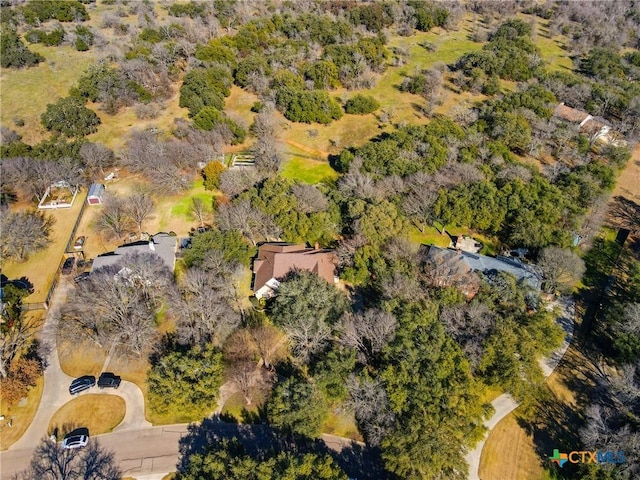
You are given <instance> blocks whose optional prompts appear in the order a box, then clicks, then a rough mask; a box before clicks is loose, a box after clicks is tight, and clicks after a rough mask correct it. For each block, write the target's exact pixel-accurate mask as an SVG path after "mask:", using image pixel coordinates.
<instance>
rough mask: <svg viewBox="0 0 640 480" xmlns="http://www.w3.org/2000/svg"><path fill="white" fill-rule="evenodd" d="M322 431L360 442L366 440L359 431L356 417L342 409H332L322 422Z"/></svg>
mask: <svg viewBox="0 0 640 480" xmlns="http://www.w3.org/2000/svg"><path fill="white" fill-rule="evenodd" d="M322 433H328V434H330V435H336V436H338V437H345V438H350V439H351V440H356V441H358V442H362V441H364V440H363V438H362V435H360V432H359V431H358V427H357V425H356V421H355V418H354V417H353V415H350V414H349V413H347V412H346V411H344V410H342V409H336V410H331V411H330V412H329V416H328V417H327V419H326V420H325V422H324V423H323V424H322Z"/></svg>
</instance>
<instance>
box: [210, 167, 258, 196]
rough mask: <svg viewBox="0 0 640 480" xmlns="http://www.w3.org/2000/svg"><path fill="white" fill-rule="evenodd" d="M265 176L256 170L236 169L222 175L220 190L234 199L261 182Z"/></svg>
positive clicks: (226, 171)
mask: <svg viewBox="0 0 640 480" xmlns="http://www.w3.org/2000/svg"><path fill="white" fill-rule="evenodd" d="M263 178H264V175H263V174H262V173H261V172H259V171H258V170H257V169H255V168H234V169H229V170H225V171H224V172H222V174H221V175H220V190H222V191H223V192H224V194H225V195H227V196H229V197H231V198H233V197H236V196H237V195H239V194H241V193H242V192H244V191H246V190H249V189H250V188H251V187H253V186H254V185H255V184H256V183H258V182H260V181H261V180H262V179H263Z"/></svg>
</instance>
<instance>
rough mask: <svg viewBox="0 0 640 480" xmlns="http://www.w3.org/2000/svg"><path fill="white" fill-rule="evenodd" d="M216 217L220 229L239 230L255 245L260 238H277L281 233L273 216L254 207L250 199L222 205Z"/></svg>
mask: <svg viewBox="0 0 640 480" xmlns="http://www.w3.org/2000/svg"><path fill="white" fill-rule="evenodd" d="M216 218H217V222H218V228H220V230H222V231H227V230H238V231H240V232H241V233H242V234H243V235H244V236H245V237H247V238H248V239H249V240H250V241H251V242H252V243H253V244H254V245H256V244H257V242H258V241H260V240H273V239H277V238H278V237H279V235H280V228H278V227H277V226H276V225H275V223H273V220H272V219H271V217H269V216H268V215H266V214H264V213H263V212H262V211H260V210H258V209H257V208H255V207H253V206H252V205H251V203H249V201H248V200H242V201H239V202H234V203H231V204H223V205H220V207H218V211H217V217H216Z"/></svg>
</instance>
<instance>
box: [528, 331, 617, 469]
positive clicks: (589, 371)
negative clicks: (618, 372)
mask: <svg viewBox="0 0 640 480" xmlns="http://www.w3.org/2000/svg"><path fill="white" fill-rule="evenodd" d="M597 358H598V355H596V354H595V349H594V348H593V345H591V344H590V343H589V342H585V343H578V342H575V343H574V344H573V345H572V346H571V347H570V348H569V350H567V352H566V354H565V356H564V357H563V359H562V363H561V365H560V367H559V368H558V369H557V370H556V372H555V373H554V375H555V376H556V378H555V381H556V382H558V383H559V384H560V385H561V386H558V387H556V390H557V391H558V394H556V393H555V391H554V390H552V388H551V387H549V386H547V388H545V391H544V394H543V395H542V396H541V398H540V399H538V400H537V402H536V404H535V405H534V406H533V407H532V414H531V415H526V416H517V417H516V420H517V422H518V424H519V425H520V427H522V428H523V429H524V430H525V431H526V432H527V433H528V434H529V435H530V436H531V437H532V438H533V443H534V447H535V450H536V454H537V455H538V456H539V457H540V458H541V460H542V463H543V466H545V467H549V466H550V465H549V463H547V462H549V460H548V458H549V457H550V456H551V455H553V451H554V449H558V450H559V451H560V452H565V453H568V452H570V451H572V450H582V443H581V440H580V429H581V428H582V427H583V426H584V425H585V419H584V416H583V413H582V412H583V411H584V409H585V408H586V406H588V405H589V404H591V403H593V402H594V401H597V398H598V396H600V395H602V394H603V392H604V390H603V389H602V388H600V387H601V386H602V385H603V380H604V377H605V372H604V371H603V369H602V367H601V365H600V364H599V363H598V360H597ZM562 387H564V388H566V390H567V391H568V392H570V393H571V394H572V397H573V398H572V399H571V400H569V399H568V398H566V397H565V394H564V393H563V392H562ZM558 389H559V390H558ZM556 474H558V475H560V474H561V476H560V477H559V478H578V476H577V475H579V471H578V466H577V465H570V464H565V465H564V467H563V468H562V470H561V471H560V470H557V471H556Z"/></svg>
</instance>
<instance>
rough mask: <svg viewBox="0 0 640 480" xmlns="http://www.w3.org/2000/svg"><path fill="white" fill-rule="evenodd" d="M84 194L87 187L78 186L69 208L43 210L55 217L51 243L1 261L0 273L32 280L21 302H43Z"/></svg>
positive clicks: (84, 197) (85, 194)
mask: <svg viewBox="0 0 640 480" xmlns="http://www.w3.org/2000/svg"><path fill="white" fill-rule="evenodd" d="M86 198H87V191H86V190H85V189H82V190H81V191H80V192H78V195H77V196H76V200H75V202H74V203H73V206H72V207H71V208H65V209H59V210H47V211H46V212H47V215H51V216H52V217H53V218H54V219H55V223H54V225H53V228H52V233H51V243H50V244H49V246H48V247H47V248H46V249H44V250H40V251H38V252H36V253H34V254H33V255H31V256H30V257H29V259H28V260H26V261H24V262H15V261H5V262H4V263H3V265H2V273H3V274H4V275H6V276H7V277H8V278H9V279H16V278H22V277H26V278H27V279H28V280H29V281H30V282H31V283H32V284H33V288H34V292H33V293H32V294H31V295H29V296H28V297H27V298H26V299H25V300H24V302H25V303H37V302H43V301H44V300H45V299H46V296H47V293H48V291H49V287H50V286H51V283H52V282H53V279H54V276H55V274H56V271H57V269H58V266H59V265H60V262H61V261H62V257H63V255H64V252H65V250H66V248H67V242H68V241H69V236H70V235H71V230H72V229H73V225H74V223H75V222H76V219H77V218H78V215H79V214H80V209H81V208H82V204H83V202H85V200H86ZM33 207H35V205H34V206H33Z"/></svg>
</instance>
